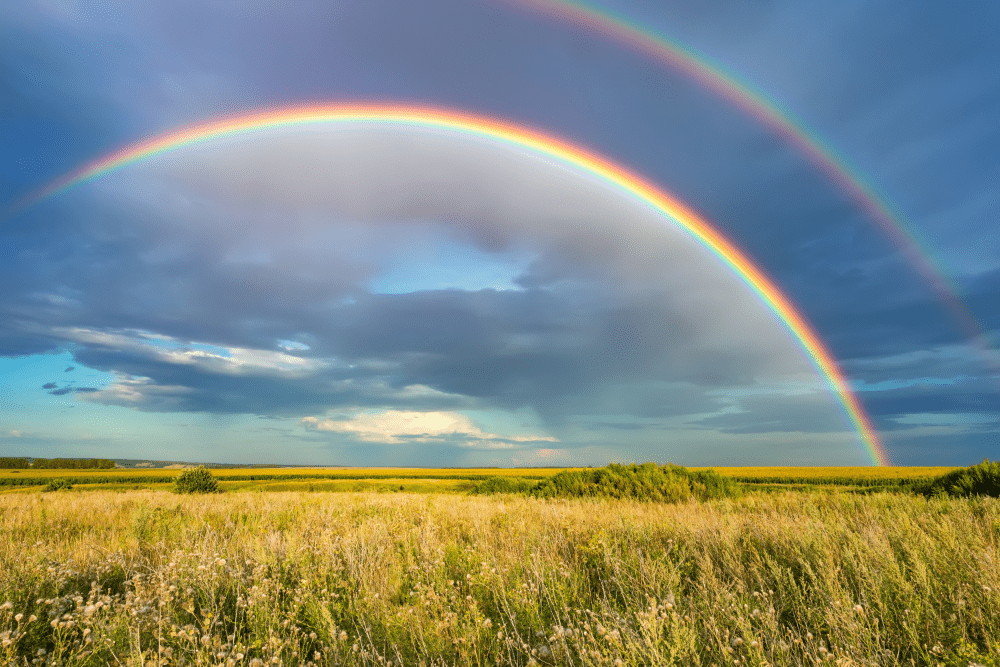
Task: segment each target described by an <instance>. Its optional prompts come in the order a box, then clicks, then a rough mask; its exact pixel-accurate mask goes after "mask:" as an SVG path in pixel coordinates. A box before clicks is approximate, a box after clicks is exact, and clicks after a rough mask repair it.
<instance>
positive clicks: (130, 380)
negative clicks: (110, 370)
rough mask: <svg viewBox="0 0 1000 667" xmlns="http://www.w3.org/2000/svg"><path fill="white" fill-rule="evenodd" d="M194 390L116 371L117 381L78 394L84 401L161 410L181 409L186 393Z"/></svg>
mask: <svg viewBox="0 0 1000 667" xmlns="http://www.w3.org/2000/svg"><path fill="white" fill-rule="evenodd" d="M192 391H193V390H192V389H191V388H189V387H181V386H176V385H172V386H169V385H158V384H156V383H154V382H153V381H152V380H151V379H150V378H148V377H131V376H129V375H125V374H123V373H115V381H114V382H113V383H111V384H110V385H108V386H107V387H104V388H103V389H99V390H97V391H92V392H86V393H81V394H77V397H78V398H79V399H80V400H83V401H89V402H91V403H103V404H105V405H124V406H143V407H145V408H147V409H148V408H151V407H155V408H156V409H159V410H170V409H180V407H181V401H182V398H183V396H184V394H189V393H191V392H192Z"/></svg>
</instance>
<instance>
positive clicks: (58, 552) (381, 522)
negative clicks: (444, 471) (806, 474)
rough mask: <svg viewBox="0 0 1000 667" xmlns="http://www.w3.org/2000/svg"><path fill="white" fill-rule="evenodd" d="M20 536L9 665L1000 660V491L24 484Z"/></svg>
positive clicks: (7, 588)
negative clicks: (728, 496) (941, 494)
mask: <svg viewBox="0 0 1000 667" xmlns="http://www.w3.org/2000/svg"><path fill="white" fill-rule="evenodd" d="M404 483H405V482H404ZM0 534H2V535H3V536H4V538H5V539H4V540H2V541H0V664H24V663H25V662H27V663H29V664H46V665H55V664H59V665H68V666H78V665H106V664H113V665H118V664H120V665H130V666H131V665H144V666H145V665H171V666H173V665H177V666H178V667H179V666H180V665H188V666H192V665H229V666H235V665H243V666H247V667H250V666H253V667H262V665H265V664H267V665H272V664H274V665H279V664H280V665H292V666H301V667H319V666H321V665H322V666H325V665H372V666H373V667H374V666H376V665H377V666H379V667H385V666H386V665H427V666H428V667H429V666H431V665H437V666H443V665H456V666H457V665H463V666H464V665H476V666H477V667H484V666H486V665H519V666H527V665H539V666H540V665H573V666H574V667H584V666H587V667H605V666H607V667H615V666H620V665H701V666H703V667H709V666H710V665H772V666H775V667H777V666H779V665H789V666H791V665H796V666H800V665H821V664H830V665H839V666H841V667H854V666H858V667H860V666H861V665H866V666H867V665H875V664H878V665H884V666H887V667H889V666H902V665H914V664H915V665H936V664H944V665H949V666H953V667H957V666H961V667H967V665H968V664H970V663H978V664H983V665H990V666H993V665H996V664H997V662H996V660H995V659H994V657H995V656H996V655H998V654H1000V567H997V563H998V560H1000V550H998V548H1000V501H997V500H994V499H981V500H955V499H932V500H926V499H923V498H916V497H911V496H902V495H876V496H865V497H860V496H849V495H844V494H837V495H828V494H789V493H780V494H774V495H752V496H748V497H746V498H743V499H740V500H724V501H715V502H711V503H703V504H699V503H681V504H673V505H663V504H654V503H637V502H627V501H565V500H559V501H542V500H536V499H530V498H520V497H511V496H507V497H502V498H497V497H492V498H484V497H470V496H456V495H450V496H446V495H439V494H428V495H415V494H408V493H396V494H389V493H360V494H359V493H338V494H315V493H312V494H311V493H277V492H276V493H266V494H256V493H232V494H222V495H208V496H177V495H174V494H171V493H168V492H162V491H127V492H109V491H97V492H93V493H53V494H30V495H17V496H4V497H3V499H2V500H0ZM8 601H9V602H10V605H9V607H6V608H4V607H5V604H6V602H8ZM4 642H6V643H4ZM39 650H43V651H44V653H43V654H39ZM39 656H41V657H40V658H39ZM33 660H39V661H38V662H34V663H32V661H33Z"/></svg>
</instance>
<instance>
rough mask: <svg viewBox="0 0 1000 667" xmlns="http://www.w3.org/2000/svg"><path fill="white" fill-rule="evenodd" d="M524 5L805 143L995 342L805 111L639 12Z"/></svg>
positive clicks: (577, 3) (962, 319) (981, 338)
mask: <svg viewBox="0 0 1000 667" xmlns="http://www.w3.org/2000/svg"><path fill="white" fill-rule="evenodd" d="M503 1H504V2H506V3H508V4H511V5H514V6H518V7H522V8H524V9H525V10H527V11H529V12H532V13H534V14H538V15H541V16H546V17H549V18H552V19H554V20H557V21H559V22H561V23H563V24H566V25H571V26H573V27H575V28H579V29H584V30H587V31H589V32H591V33H593V34H596V35H599V36H600V37H602V38H605V39H610V40H612V41H614V42H617V43H619V44H622V45H625V46H627V47H628V48H630V49H632V50H633V51H635V52H637V53H640V54H642V55H644V56H645V57H647V58H649V59H651V60H653V61H655V62H657V63H660V64H662V65H665V66H667V67H669V68H670V69H672V70H675V71H679V72H683V73H684V74H685V75H686V76H688V77H689V78H691V79H693V80H695V81H697V82H698V83H699V85H701V86H703V87H705V88H707V89H709V90H711V91H713V92H714V93H715V94H717V95H718V96H719V97H721V98H723V99H725V100H727V101H728V102H729V103H731V104H733V105H734V106H736V107H738V108H740V109H742V110H744V111H745V112H747V113H748V114H750V115H751V116H753V117H754V118H756V119H757V120H758V121H759V122H760V123H762V124H764V125H766V126H767V127H769V128H770V129H771V130H772V131H773V132H775V133H776V134H777V135H779V136H781V137H782V138H784V139H785V140H786V141H787V142H789V143H790V144H792V145H794V146H795V147H796V148H798V150H799V151H801V153H802V154H803V155H804V156H806V157H807V158H808V159H809V160H810V161H811V162H812V163H813V164H814V165H815V166H816V167H818V168H819V169H820V170H821V171H823V172H824V173H825V174H826V175H827V177H828V178H830V180H831V181H833V182H834V183H835V184H836V185H837V186H838V187H839V188H840V189H841V191H843V192H844V193H845V194H846V195H847V196H848V197H849V198H850V199H851V200H852V201H854V202H855V204H856V205H857V206H858V207H859V208H860V209H861V210H862V211H864V213H865V214H866V215H867V216H868V218H869V219H870V220H872V221H873V222H875V223H877V224H878V225H879V227H880V228H881V229H882V231H883V233H885V234H886V235H887V236H888V238H889V239H890V240H892V242H893V243H895V245H896V247H897V248H899V250H900V252H902V253H903V254H904V256H905V257H906V258H907V260H908V261H909V262H910V264H911V265H912V266H913V267H914V268H916V269H917V271H918V272H920V274H921V275H922V276H923V277H924V278H925V279H926V280H927V282H928V284H929V285H930V287H931V288H932V289H933V290H934V291H935V293H936V294H937V295H938V297H939V298H940V300H941V302H942V303H944V304H945V305H946V307H947V308H948V309H949V311H950V312H951V314H952V316H953V317H954V318H955V321H956V323H957V324H958V325H959V326H960V327H961V328H962V329H963V330H964V332H965V333H966V334H967V335H968V336H969V337H970V338H971V339H972V341H973V342H974V343H975V344H977V345H978V346H980V347H981V348H988V346H987V344H986V340H987V339H986V335H985V333H984V330H983V327H982V325H980V324H979V323H978V322H977V321H976V320H975V318H973V316H972V314H971V313H970V312H969V309H968V307H967V306H966V304H965V302H964V301H963V300H962V299H961V298H960V297H959V296H958V293H959V290H958V288H957V287H956V285H955V284H954V282H953V281H952V280H951V279H949V278H948V276H947V274H946V273H945V272H944V271H943V270H942V269H941V268H940V267H939V266H938V265H937V263H936V262H935V261H934V260H933V259H932V255H931V254H930V253H929V252H928V251H926V250H925V249H924V246H925V245H926V244H925V243H922V242H920V241H919V240H918V239H917V237H916V234H915V232H914V231H913V230H912V227H913V226H912V225H909V224H906V223H905V222H904V218H903V216H902V214H900V213H899V212H898V211H897V210H896V209H895V207H894V206H893V205H892V204H891V203H890V202H889V200H888V199H887V198H886V197H885V196H883V195H881V194H879V193H878V192H877V190H876V189H875V187H874V186H873V185H872V184H871V183H870V181H869V180H868V179H866V178H865V177H864V176H862V175H861V173H860V171H859V170H858V169H857V168H855V167H853V166H851V165H850V163H849V162H848V160H847V159H846V158H845V157H844V156H842V155H839V154H838V153H837V151H836V150H834V148H833V147H832V146H830V145H829V144H828V143H826V142H825V141H823V139H822V138H821V137H820V136H819V135H818V134H817V133H816V132H814V131H813V130H811V129H809V128H808V127H807V126H806V124H805V123H804V122H803V121H802V120H801V119H799V118H796V117H795V115H794V114H792V113H791V112H790V111H788V110H787V109H783V108H782V107H781V106H780V105H779V104H778V103H777V102H776V101H774V100H772V99H768V97H767V96H766V95H764V94H763V93H760V92H757V91H755V90H753V89H752V88H751V87H750V86H748V85H747V84H746V83H744V82H741V81H739V80H738V79H737V78H736V77H735V76H734V75H732V74H730V73H727V72H726V71H725V70H724V69H723V68H722V67H721V66H720V65H718V64H716V63H713V62H712V61H711V60H710V59H709V58H708V57H706V56H705V55H703V54H700V53H698V52H696V51H695V50H694V49H692V48H690V47H688V46H685V45H683V44H681V43H680V42H679V41H677V40H675V39H671V38H668V37H666V36H664V35H662V34H659V33H657V32H655V31H653V30H651V29H649V28H646V27H645V26H642V25H640V24H638V23H636V22H635V21H634V20H633V19H630V18H627V17H625V16H622V15H620V14H615V13H612V12H610V11H608V10H606V9H602V8H599V7H598V6H596V5H594V4H592V3H588V2H584V1H581V0H503Z"/></svg>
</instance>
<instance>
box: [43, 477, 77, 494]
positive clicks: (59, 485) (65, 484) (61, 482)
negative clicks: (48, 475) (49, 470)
mask: <svg viewBox="0 0 1000 667" xmlns="http://www.w3.org/2000/svg"><path fill="white" fill-rule="evenodd" d="M72 488H73V485H72V484H71V483H70V481H69V480H68V479H66V478H65V477H56V478H55V479H53V480H49V483H48V484H47V485H46V486H45V490H46V491H69V490H70V489H72Z"/></svg>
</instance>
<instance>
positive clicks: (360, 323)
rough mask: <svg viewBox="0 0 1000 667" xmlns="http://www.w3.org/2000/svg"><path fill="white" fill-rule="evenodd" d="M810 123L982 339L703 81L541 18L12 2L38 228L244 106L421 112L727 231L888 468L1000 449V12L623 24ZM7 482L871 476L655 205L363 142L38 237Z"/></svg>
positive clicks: (829, 410)
mask: <svg viewBox="0 0 1000 667" xmlns="http://www.w3.org/2000/svg"><path fill="white" fill-rule="evenodd" d="M594 6H595V7H599V8H603V9H606V10H608V11H610V12H613V13H615V14H617V15H619V16H622V17H626V18H628V19H629V20H631V21H634V22H636V23H637V24H641V25H642V26H644V27H645V28H646V29H647V30H650V31H653V32H656V33H659V34H661V35H664V36H666V37H669V38H671V39H674V40H677V41H679V42H682V43H684V44H686V45H687V46H689V47H690V48H691V49H692V50H694V51H696V52H698V53H700V54H703V55H704V56H705V57H707V58H709V59H711V60H712V61H713V62H715V63H718V64H719V65H721V66H723V67H724V68H726V70H727V71H729V72H731V73H732V74H733V75H735V76H736V77H738V78H739V79H741V80H742V81H743V82H744V83H746V84H747V85H748V86H750V87H752V88H754V89H755V90H757V91H759V92H760V93H761V94H762V95H764V96H766V97H767V98H769V99H772V100H774V101H775V102H776V103H778V104H779V105H780V106H781V107H783V108H785V109H788V110H789V111H790V112H792V113H794V114H795V115H796V116H797V117H798V118H799V119H800V120H801V121H802V122H803V123H804V124H805V125H806V126H808V127H809V128H810V129H811V131H812V132H813V133H814V134H815V135H816V136H818V137H820V138H821V139H822V140H823V141H824V142H825V143H827V144H828V145H830V146H831V147H833V148H834V149H835V150H836V151H837V152H838V153H839V154H840V155H842V156H844V157H845V158H846V159H847V160H848V161H849V162H850V163H851V164H853V165H855V166H856V168H857V170H858V172H859V173H860V174H862V175H863V176H864V177H865V178H866V179H867V180H868V181H869V182H870V183H872V184H873V185H874V186H875V187H876V188H877V189H878V190H879V191H881V192H882V193H884V195H885V197H886V198H887V199H888V200H889V201H890V202H891V203H892V204H893V205H894V206H895V207H896V208H897V209H898V210H899V211H900V212H901V214H902V217H903V218H904V219H905V220H906V221H907V225H908V226H909V231H910V232H911V233H912V234H913V236H914V237H915V238H917V239H919V240H920V242H921V243H922V246H923V251H924V253H925V255H926V257H927V258H928V259H929V260H930V261H932V262H933V263H935V264H936V265H937V266H938V267H939V268H940V269H941V271H942V272H943V273H944V274H945V275H946V276H947V278H948V280H949V281H950V282H951V283H952V285H953V286H954V291H955V295H954V296H955V297H956V298H958V299H959V300H960V303H961V306H962V307H963V308H965V309H967V311H968V312H969V313H970V315H971V317H972V319H973V320H974V321H975V323H976V326H977V327H978V329H979V334H980V335H979V337H978V340H976V339H974V337H973V336H972V335H971V334H970V331H969V330H968V328H967V327H965V326H963V324H962V323H961V322H959V321H956V319H955V317H954V316H953V314H952V312H951V310H950V309H949V307H948V306H947V304H946V303H945V302H944V300H943V298H942V295H941V294H940V293H939V292H938V291H936V290H935V288H934V286H933V285H931V284H929V282H928V281H927V279H926V277H925V276H924V275H923V274H922V273H921V271H920V269H919V267H918V266H915V265H914V262H913V258H912V257H911V256H909V255H907V254H906V253H905V252H903V251H902V250H901V249H900V248H899V247H898V246H897V245H896V243H895V242H894V241H893V240H892V238H891V237H890V236H888V235H887V234H886V233H885V231H884V230H882V229H881V228H880V227H879V226H878V225H877V224H873V222H872V221H871V219H870V217H869V216H867V215H866V213H865V212H864V211H862V210H860V209H859V208H858V206H857V204H856V203H855V202H854V201H852V199H851V198H850V196H848V194H846V193H845V192H844V191H843V189H842V188H841V187H840V186H839V185H838V184H837V183H836V182H835V181H834V180H831V179H830V178H829V176H828V175H827V174H826V173H824V172H823V171H821V170H820V169H818V168H817V167H816V165H815V164H814V163H813V162H811V161H810V160H809V159H808V157H807V156H805V155H803V154H802V153H801V151H800V150H799V149H798V148H797V147H796V146H794V145H792V144H790V143H789V142H788V141H786V140H785V139H783V138H782V137H781V136H779V135H777V134H775V133H774V132H773V130H771V129H770V128H769V127H767V126H765V125H763V124H761V123H760V122H759V121H758V120H757V119H755V118H753V117H751V116H749V115H748V114H747V113H746V112H744V111H743V110H741V109H739V108H736V107H734V106H733V105H732V104H730V103H729V102H727V101H726V100H724V99H722V98H720V97H719V96H718V95H716V94H715V93H713V92H712V91H710V90H707V89H705V88H704V87H703V86H702V85H700V84H699V83H698V82H697V81H695V80H692V79H691V78H689V77H687V76H685V75H684V74H683V73H682V72H678V71H674V70H671V69H670V68H669V67H667V66H665V65H664V64H663V63H660V62H657V61H655V60H651V59H650V58H648V57H647V56H645V55H643V54H642V53H638V52H636V51H635V50H633V49H631V48H629V47H628V45H627V44H623V43H620V42H616V41H615V40H613V39H609V38H608V37H607V36H605V35H601V34H599V33H598V32H595V31H589V30H588V29H587V28H586V27H585V26H580V25H573V24H569V23H565V22H560V21H559V20H557V19H554V18H552V17H550V16H545V15H542V14H538V13H533V12H531V11H529V10H527V9H525V8H524V7H522V6H519V5H515V4H513V3H507V2H505V1H504V0H483V1H482V2H457V1H455V2H443V1H436V0H435V1H428V2H421V3H407V2H398V0H395V1H390V0H373V1H371V2H365V3H331V2H300V3H294V5H289V4H288V3H276V2H254V1H250V2H241V3H229V2H223V3H203V2H193V1H188V0H177V1H174V2H169V3H153V2H132V3H120V2H110V1H108V2H102V1H100V0H92V1H84V0H26V1H25V2H19V3H8V5H5V6H4V7H3V8H0V146H2V147H3V150H2V151H0V210H7V209H9V207H10V206H11V205H13V203H14V202H16V201H19V200H20V199H21V198H22V197H23V196H25V195H26V194H27V193H29V192H31V191H33V190H35V189H38V188H41V187H44V186H45V185H46V184H48V183H51V182H52V181H53V180H55V179H56V178H58V177H60V176H62V175H64V174H65V173H67V172H69V171H71V170H73V169H75V168H78V167H79V166H81V165H82V164H84V163H86V162H88V161H90V160H93V159H95V158H97V157H99V156H101V155H103V154H106V153H109V152H112V151H114V150H117V149H120V148H121V147H123V146H125V145H127V144H129V143H131V142H134V141H136V140H138V139H140V138H143V137H147V136H154V135H157V134H160V133H164V132H167V131H170V130H171V129H174V128H177V127H180V126H183V125H185V124H189V123H197V122H203V121H207V120H210V119H212V118H215V117H218V116H220V115H222V114H229V115H231V114H240V113H251V112H255V111H259V110H260V109H264V108H272V107H284V106H289V105H296V104H305V103H350V102H373V101H375V102H399V103H419V104H423V105H429V106H435V107H440V108H443V109H454V110H458V111H462V112H467V113H475V114H488V115H491V116H494V117H498V118H502V119H506V120H508V121H509V122H513V123H518V124H522V125H525V126H529V127H533V128H536V129H539V130H542V131H544V132H547V133H549V134H552V135H556V136H559V137H562V138H563V139H565V140H566V141H568V142H570V143H574V144H578V145H580V146H582V147H586V148H587V149H589V150H592V151H594V152H597V153H600V154H602V155H604V156H606V157H607V158H609V159H610V160H613V161H615V162H616V163H618V164H620V165H623V166H625V167H627V168H629V169H631V170H633V171H634V172H636V173H639V174H641V175H642V176H643V177H645V178H646V179H648V180H649V181H651V182H653V183H656V184H657V185H658V186H659V187H661V188H662V189H664V190H665V191H668V192H671V193H673V194H674V195H676V196H677V197H678V198H680V199H681V200H683V201H684V202H686V203H687V204H689V205H690V206H691V207H693V208H694V209H695V210H697V211H699V212H700V213H701V214H702V215H703V216H704V217H705V219H707V220H709V221H710V222H711V223H712V224H713V226H714V227H715V228H717V229H718V230H719V231H720V232H722V233H723V234H725V235H726V236H727V237H728V238H729V239H731V240H732V241H733V242H734V243H735V244H736V245H738V246H739V247H740V248H741V249H743V250H744V252H745V253H746V254H747V255H748V256H749V257H751V258H752V259H753V260H754V261H755V262H756V263H757V264H758V265H759V266H760V267H761V268H762V269H763V270H764V271H765V272H766V273H767V274H768V275H769V276H771V277H772V279H773V280H774V282H775V283H776V284H777V285H778V286H779V287H780V288H781V289H782V290H783V291H784V293H785V294H786V295H787V296H788V297H789V298H790V299H791V301H792V302H793V303H794V304H795V305H796V306H797V307H798V308H799V310H800V311H801V312H802V313H803V315H804V316H805V317H806V318H807V319H808V320H809V321H810V322H811V323H812V324H813V326H814V327H815V329H816V331H817V333H818V334H819V336H820V337H821V338H822V340H823V341H824V343H825V344H826V345H827V347H828V348H829V349H830V351H831V352H832V354H833V356H834V357H835V358H836V359H837V360H838V362H839V363H840V365H841V367H842V368H843V370H844V372H845V373H846V375H847V376H848V377H849V379H850V381H851V383H852V385H853V386H854V388H855V390H856V391H857V394H858V397H859V399H860V401H861V403H862V405H863V406H864V408H865V409H866V411H867V412H868V414H869V415H870V417H871V418H872V420H873V422H874V424H875V426H876V428H877V429H878V431H879V434H880V436H881V438H882V439H883V441H884V443H885V447H886V449H887V451H888V453H889V456H890V457H891V458H892V460H893V461H894V462H896V463H899V464H903V465H921V464H927V465H936V464H956V465H957V464H969V463H974V462H977V461H979V460H981V459H982V458H984V457H989V458H993V459H995V458H997V455H998V452H1000V410H998V409H997V408H998V392H1000V354H998V353H997V351H996V346H997V344H998V342H1000V335H998V334H1000V235H998V232H997V229H998V228H997V220H998V219H1000V217H998V214H1000V210H998V207H1000V157H998V156H1000V126H998V125H997V123H996V118H998V117H1000V80H998V79H997V77H996V76H995V72H996V71H1000V43H998V41H997V40H996V38H995V34H994V29H995V26H996V25H997V23H998V20H1000V9H998V8H997V7H996V6H995V5H993V4H991V3H977V4H971V5H968V6H964V5H963V6H962V7H961V8H958V9H956V8H955V7H954V6H951V5H944V4H928V3H909V2H875V3H871V2H842V3H835V4H831V3H822V2H800V1H795V2H791V1H782V0H775V1H769V2H764V3H752V4H748V3H736V2H723V1H718V2H703V1H701V2H695V1H693V0H692V1H685V2H670V3H663V2H652V1H646V0H629V1H628V2H603V3H595V4H594ZM0 248H2V258H3V261H2V262H0V380H2V382H0V455H19V454H23V455H33V456H107V457H118V458H154V459H182V460H198V461H219V462H247V463H255V462H276V463H316V464H343V465H417V466H419V465H426V466H440V465H547V464H552V465H568V464H603V463H606V462H608V461H645V460H657V461H668V460H670V461H674V462H676V463H682V464H688V465H751V464H764V465H769V464H772V465H778V464H789V465H794V464H801V465H810V464H816V465H837V464H843V465H854V464H864V463H867V462H868V461H869V460H870V459H869V457H868V455H867V454H866V452H865V451H864V450H863V448H862V447H861V445H860V442H859V439H858V437H857V434H856V433H855V432H854V431H853V430H852V428H851V425H850V423H849V422H848V421H847V419H846V418H845V416H844V414H843V412H842V410H841V408H840V406H839V404H838V402H837V400H836V398H835V397H834V396H833V394H832V393H831V392H830V390H829V387H828V386H827V385H826V384H825V382H824V379H823V378H822V377H821V376H820V375H819V374H818V373H817V372H816V370H815V368H813V367H812V366H811V364H810V363H809V361H808V359H807V358H806V357H805V356H804V354H803V352H802V350H801V348H800V347H799V346H798V345H797V343H796V341H795V340H794V338H793V337H792V336H791V335H790V334H789V332H788V331H787V329H786V328H785V327H784V326H782V324H781V323H780V322H778V321H777V320H776V319H775V318H774V316H773V315H772V314H770V313H769V311H767V310H766V309H765V308H764V307H763V306H762V305H761V303H760V302H759V301H757V300H756V299H755V297H754V296H753V295H752V294H750V293H749V292H748V291H747V289H746V288H745V286H743V285H742V283H740V282H739V281H738V280H737V279H736V278H735V277H734V276H733V275H732V274H731V273H730V272H729V271H728V270H727V269H726V267H724V266H721V265H719V263H718V262H717V261H716V260H713V259H712V258H711V257H710V256H708V255H707V254H706V253H705V252H704V250H703V249H702V248H700V247H699V246H697V245H696V244H694V243H692V242H691V241H690V239H688V238H686V237H685V236H684V235H683V234H680V233H679V232H678V230H677V229H676V228H674V227H672V226H671V224H670V223H669V221H665V220H662V219H659V218H658V217H657V216H655V215H653V214H651V213H650V212H649V211H648V210H645V209H644V208H643V207H642V206H639V205H637V203H636V202H634V201H630V200H628V199H627V198H624V197H622V195H621V193H619V192H615V191H613V190H610V189H608V188H606V187H603V186H602V185H601V184H599V183H596V182H594V181H593V180H592V179H588V178H586V177H585V176H583V175H581V174H579V173H575V172H573V171H572V170H566V169H565V166H564V165H559V164H556V163H555V162H552V161H546V160H545V159H540V158H538V156H530V155H526V154H522V153H519V152H518V151H516V150H513V149H511V148H510V147H509V146H500V145H491V144H489V143H488V142H486V143H484V142H474V141H470V140H469V139H468V138H467V137H460V136H448V135H446V134H445V135H442V134H435V133H428V132H421V131H419V130H415V129H410V130H405V131H404V130H400V129H398V128H397V129H396V130H376V129H373V128H371V127H365V126H363V124H359V125H357V126H354V127H342V128H339V129H338V130H337V131H332V130H330V129H329V128H322V127H319V128H311V129H308V130H305V129H303V130H292V131H282V132H277V131H272V132H261V133H256V134H253V135H252V136H246V137H243V138H238V139H232V140H226V141H222V140H218V141H211V142H207V143H205V144H202V145H199V146H197V147H194V148H189V149H183V150H178V151H175V152H174V153H171V154H169V155H164V156H160V157H157V158H151V159H149V160H146V161H143V162H142V163H139V164H136V165H134V166H131V167H128V168H126V169H122V170H119V171H117V172H115V173H113V174H110V175H108V176H105V177H103V178H100V179H96V180H94V181H92V182H89V183H87V184H85V185H83V186H81V187H79V188H76V189H75V190H73V191H71V192H67V193H63V194H61V195H59V196H57V197H52V198H50V199H48V200H45V201H42V202H37V203H35V204H34V205H32V206H30V207H28V208H26V209H23V210H18V211H17V212H16V213H11V214H6V215H4V217H3V218H2V219H0Z"/></svg>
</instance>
